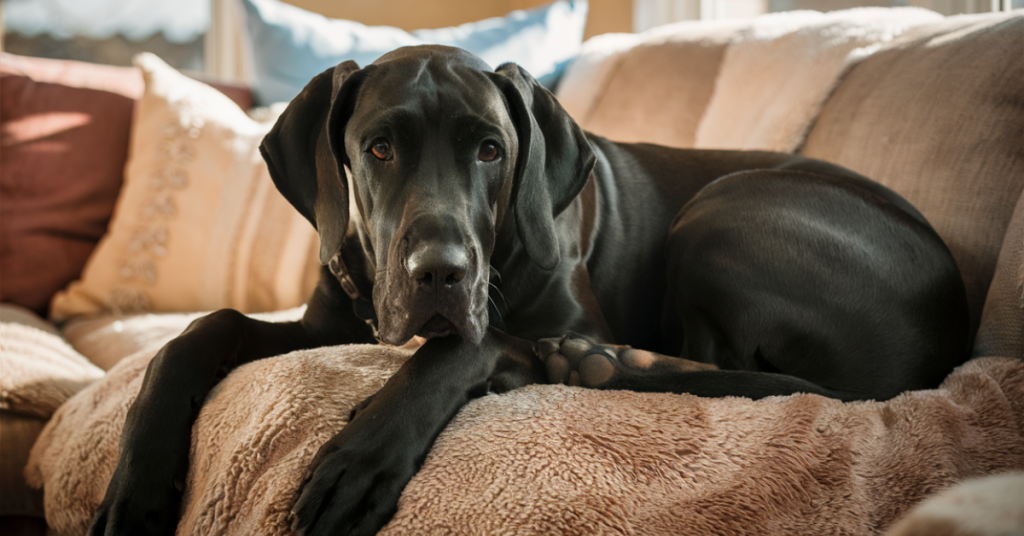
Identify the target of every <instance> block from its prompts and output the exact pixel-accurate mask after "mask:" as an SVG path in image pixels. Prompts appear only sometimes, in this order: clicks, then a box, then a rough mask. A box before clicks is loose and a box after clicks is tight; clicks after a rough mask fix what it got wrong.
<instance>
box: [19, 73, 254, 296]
mask: <svg viewBox="0 0 1024 536" xmlns="http://www.w3.org/2000/svg"><path fill="white" fill-rule="evenodd" d="M0 80H2V83H0V161H3V166H2V167H0V203H2V206H3V210H2V211H0V273H2V274H3V277H2V278H0V301H3V302H10V303H16V304H18V305H22V306H24V307H27V308H29V309H31V310H33V311H34V312H35V313H37V314H41V315H45V314H46V309H47V307H48V306H49V304H50V298H51V297H53V295H54V293H56V292H57V291H58V290H60V289H62V288H64V287H65V286H67V284H68V283H70V282H71V281H74V280H75V279H76V278H77V277H78V276H79V274H81V273H82V267H83V266H85V262H86V260H87V259H88V258H89V255H90V254H91V253H92V251H93V248H95V247H96V243H97V242H99V240H100V237H102V236H103V233H104V232H106V230H107V222H108V221H109V220H110V215H111V213H112V212H113V210H114V202H115V201H116V200H117V195H118V192H119V191H120V189H121V181H122V174H123V173H124V165H125V161H126V160H127V158H128V135H129V129H130V127H131V117H132V103H133V100H134V99H136V98H138V97H139V96H140V95H142V89H143V83H142V75H140V74H139V72H138V70H137V69H134V68H131V67H114V66H109V65H94V64H90V63H83V62H76V61H62V60H50V59H43V58H29V57H24V56H16V55H13V54H6V53H3V54H0ZM219 89H220V90H221V91H222V92H224V93H226V94H228V95H229V96H231V97H232V98H233V99H234V100H235V101H236V102H238V103H239V104H240V105H242V106H246V107H248V106H249V105H251V103H252V95H251V93H250V92H249V90H248V89H245V88H241V87H237V86H221V87H219Z"/></svg>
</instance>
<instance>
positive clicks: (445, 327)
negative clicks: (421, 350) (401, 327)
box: [416, 315, 459, 340]
mask: <svg viewBox="0 0 1024 536" xmlns="http://www.w3.org/2000/svg"><path fill="white" fill-rule="evenodd" d="M458 332H459V330H457V329H455V324H452V322H451V321H450V320H448V319H447V318H445V317H443V316H441V315H434V316H432V317H431V318H430V320H427V322H426V324H423V327H421V328H420V329H419V330H418V331H416V335H418V336H420V337H423V338H424V339H428V340H429V339H436V338H438V337H447V336H449V335H455V334H457V333H458Z"/></svg>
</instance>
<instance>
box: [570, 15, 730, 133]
mask: <svg viewBox="0 0 1024 536" xmlns="http://www.w3.org/2000/svg"><path fill="white" fill-rule="evenodd" d="M741 27H742V25H741V23H738V22H731V21H730V22H719V23H715V24H699V23H681V24H675V25H672V26H669V27H665V28H663V29H659V31H660V32H661V34H657V33H653V34H651V35H650V36H649V37H645V39H644V42H643V43H641V44H640V45H638V46H636V47H634V48H632V49H630V50H629V51H628V52H626V53H624V54H622V57H621V61H620V62H619V63H618V64H617V68H616V70H615V72H614V73H613V74H612V75H611V77H610V79H609V80H608V84H607V86H605V89H604V91H603V92H602V93H600V94H599V95H598V96H597V98H596V99H595V101H594V103H593V106H592V107H591V108H590V111H589V113H588V114H587V115H586V116H585V117H583V118H582V119H581V118H577V119H578V120H580V125H581V126H582V127H583V128H584V129H586V130H589V131H591V132H593V133H595V134H598V135H601V136H604V137H606V138H609V139H612V140H615V141H622V142H650V143H658V144H662V145H669V146H673V147H692V146H693V140H694V135H695V133H696V132H697V125H698V124H699V123H700V119H701V117H702V116H703V115H704V109H705V108H706V107H707V105H708V101H710V100H711V93H712V90H713V89H714V86H715V78H716V76H717V75H718V67H719V65H720V64H721V62H722V56H723V55H724V54H725V49H726V46H727V45H728V43H729V40H730V38H731V37H732V35H733V34H734V33H735V32H736V31H737V30H739V29H740V28H741Z"/></svg>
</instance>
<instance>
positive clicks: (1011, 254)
mask: <svg viewBox="0 0 1024 536" xmlns="http://www.w3.org/2000/svg"><path fill="white" fill-rule="evenodd" d="M974 355H975V356H976V357H981V356H994V355H1004V356H1009V357H1019V358H1022V359H1024V194H1021V196H1020V200H1019V201H1017V208H1016V210H1014V211H1013V218H1012V219H1011V220H1010V227H1009V229H1007V230H1006V238H1004V239H1003V249H1002V251H1000V252H999V263H998V264H996V273H995V276H993V277H992V284H991V285H989V287H988V297H987V298H985V309H984V310H982V312H981V326H979V327H978V337H977V338H976V339H975V341H974Z"/></svg>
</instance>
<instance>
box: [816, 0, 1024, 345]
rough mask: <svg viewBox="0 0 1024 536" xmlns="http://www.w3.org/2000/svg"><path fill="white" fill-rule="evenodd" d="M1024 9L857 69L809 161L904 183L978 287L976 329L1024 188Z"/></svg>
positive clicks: (956, 21)
mask: <svg viewBox="0 0 1024 536" xmlns="http://www.w3.org/2000/svg"><path fill="white" fill-rule="evenodd" d="M1022 49H1024V13H1021V12H1020V11H1017V12H1011V13H1004V14H985V15H969V16H968V15H964V16H957V17H949V18H947V19H946V20H944V21H942V22H940V23H936V24H933V25H926V26H922V27H918V28H915V29H912V30H910V31H908V32H907V33H905V34H903V35H902V36H900V37H898V38H896V39H895V40H894V41H893V42H892V43H891V44H890V45H887V46H885V47H883V49H881V50H879V51H877V52H875V53H874V54H872V55H871V56H870V57H868V58H866V59H865V60H863V61H861V62H860V63H858V64H857V65H856V66H854V67H853V68H852V69H851V70H850V72H849V74H848V75H846V77H845V78H844V80H843V82H842V84H840V86H839V87H838V88H837V89H836V91H835V93H834V94H833V95H832V96H831V97H830V98H829V99H828V101H827V102H826V103H825V106H824V109H823V110H822V112H821V115H820V116H819V117H818V119H817V122H816V124H815V126H814V127H813V129H812V130H811V131H810V133H809V134H808V137H807V141H806V144H805V145H804V147H803V150H802V154H804V155H805V156H809V157H812V158H821V159H823V160H828V161H830V162H835V163H837V164H840V165H843V166H846V167H849V168H850V169H853V170H855V171H858V172H860V173H862V174H864V175H866V176H868V177H871V178H872V179H874V180H876V181H878V182H880V183H882V184H884V185H886V186H888V187H890V188H892V189H893V190H895V191H896V192H897V193H899V194H900V195H902V196H903V197H905V198H906V199H907V200H908V201H910V202H911V203H912V204H913V205H914V206H915V207H917V208H918V209H919V210H920V211H921V213H923V214H924V216H925V217H926V218H927V219H928V221H929V222H931V224H932V226H933V227H934V228H935V230H936V231H938V233H939V235H940V236H941V237H942V239H943V240H944V241H945V242H946V244H947V245H948V246H949V248H950V250H951V251H952V252H953V256H954V257H955V258H956V261H957V263H958V264H959V266H960V271H961V273H962V274H963V277H964V282H965V284H966V286H967V298H968V302H969V306H970V315H971V322H972V324H971V325H972V329H973V328H976V327H977V326H978V323H979V319H980V316H981V311H982V305H983V303H984V301H985V296H986V294H987V291H988V286H989V282H990V281H992V276H993V274H994V272H995V268H996V261H997V258H998V256H999V252H1000V249H1001V247H1002V245H1003V238H1004V237H1005V236H1006V230H1007V225H1008V224H1009V222H1010V217H1011V215H1012V214H1013V210H1014V206H1015V205H1016V204H1017V200H1018V199H1020V195H1021V191H1022V189H1024V144H1022V143H1021V139H1022V129H1024V99H1021V89H1020V88H1022V87H1024V54H1021V53H1020V51H1021V50H1022Z"/></svg>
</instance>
